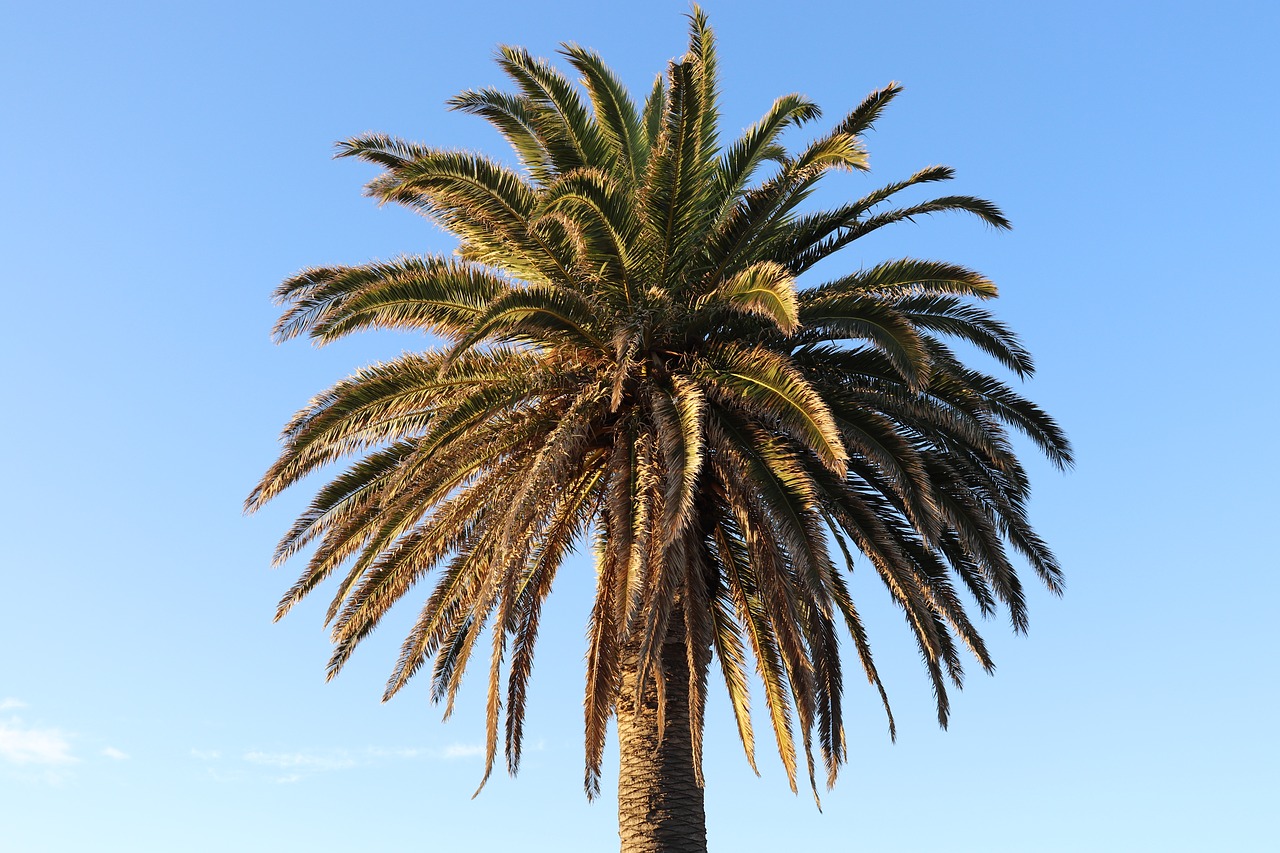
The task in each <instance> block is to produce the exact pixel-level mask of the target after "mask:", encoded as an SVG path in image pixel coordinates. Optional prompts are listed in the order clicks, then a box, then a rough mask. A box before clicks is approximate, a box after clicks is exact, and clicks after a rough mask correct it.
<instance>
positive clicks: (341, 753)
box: [244, 750, 359, 773]
mask: <svg viewBox="0 0 1280 853" xmlns="http://www.w3.org/2000/svg"><path fill="white" fill-rule="evenodd" d="M244 760H245V761H247V762H249V763H250V764H257V765H260V766H262V767H275V768H278V769H280V770H295V771H300V772H310V773H315V772H318V771H322V770H342V769H344V768H347V767H355V766H356V764H358V763H359V762H358V761H356V759H355V758H353V757H352V756H351V755H350V754H348V753H347V752H346V751H345V750H334V751H332V752H326V753H313V752H246V753H245V754H244Z"/></svg>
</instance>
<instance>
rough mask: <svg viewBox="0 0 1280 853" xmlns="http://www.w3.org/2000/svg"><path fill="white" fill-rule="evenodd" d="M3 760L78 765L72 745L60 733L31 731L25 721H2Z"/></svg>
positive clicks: (49, 730)
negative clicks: (72, 751)
mask: <svg viewBox="0 0 1280 853" xmlns="http://www.w3.org/2000/svg"><path fill="white" fill-rule="evenodd" d="M0 759H3V760H5V761H7V762H8V763H10V764H44V765H60V764H74V763H75V762H76V760H77V759H76V758H75V756H73V755H72V754H71V742H70V741H69V740H68V739H67V736H66V735H65V734H64V733H63V732H62V731H61V730H59V729H41V728H34V727H29V726H26V725H24V724H23V722H22V721H21V720H17V719H11V720H8V721H0Z"/></svg>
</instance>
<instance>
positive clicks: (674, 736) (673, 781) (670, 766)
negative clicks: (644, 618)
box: [617, 612, 707, 853]
mask: <svg viewBox="0 0 1280 853" xmlns="http://www.w3.org/2000/svg"><path fill="white" fill-rule="evenodd" d="M672 622H673V623H675V624H673V625H672V631H671V636H669V637H668V638H667V642H666V643H665V645H664V646H663V650H662V661H663V666H664V668H665V670H666V673H665V679H664V685H665V688H666V690H665V692H666V707H665V709H664V711H665V714H664V720H663V728H662V731H661V732H660V731H659V730H658V691H657V687H656V685H655V684H654V681H653V674H652V673H650V674H649V676H648V678H646V682H647V683H646V684H645V687H644V690H643V691H642V692H641V694H640V701H639V702H638V703H637V701H636V677H637V654H636V651H635V650H634V649H632V650H630V651H629V652H627V653H624V655H623V658H622V689H621V691H620V693H619V696H618V704H617V718H618V748H619V750H620V752H621V758H622V761H621V766H620V768H619V771H618V835H619V836H620V837H621V839H622V853H706V849H707V820H706V814H705V812H704V811H703V803H702V788H700V787H698V783H697V778H696V776H695V774H694V768H693V740H692V737H691V735H690V733H689V663H688V660H687V658H686V652H685V637H684V633H685V632H684V626H683V625H682V624H680V623H681V622H682V620H681V618H680V616H679V614H678V612H677V614H676V615H674V616H673V617H672Z"/></svg>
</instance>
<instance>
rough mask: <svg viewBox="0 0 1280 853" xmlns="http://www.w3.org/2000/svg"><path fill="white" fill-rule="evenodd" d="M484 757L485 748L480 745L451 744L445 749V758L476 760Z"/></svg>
mask: <svg viewBox="0 0 1280 853" xmlns="http://www.w3.org/2000/svg"><path fill="white" fill-rule="evenodd" d="M481 755H484V747H483V746H481V745H480V744H478V743H451V744H449V745H448V746H446V747H445V748H444V757H445V758H476V757H478V756H481Z"/></svg>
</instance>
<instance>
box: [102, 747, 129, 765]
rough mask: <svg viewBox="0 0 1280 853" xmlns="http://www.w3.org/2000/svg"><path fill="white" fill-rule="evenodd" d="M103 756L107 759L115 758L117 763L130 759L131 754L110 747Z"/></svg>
mask: <svg viewBox="0 0 1280 853" xmlns="http://www.w3.org/2000/svg"><path fill="white" fill-rule="evenodd" d="M102 754H103V755H105V756H106V757H107V758H114V759H115V760H116V761H124V760H125V759H126V758H128V757H129V753H127V752H123V751H121V750H119V749H116V748H115V747H114V746H108V747H106V748H105V749H103V750H102Z"/></svg>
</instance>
